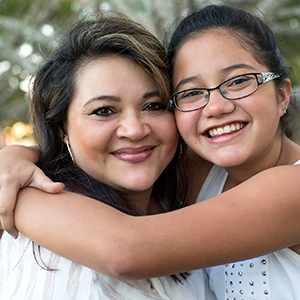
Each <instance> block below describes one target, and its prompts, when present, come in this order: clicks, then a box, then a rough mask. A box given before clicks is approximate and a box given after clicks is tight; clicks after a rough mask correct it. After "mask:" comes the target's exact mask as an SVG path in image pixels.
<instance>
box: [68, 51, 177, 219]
mask: <svg viewBox="0 0 300 300" xmlns="http://www.w3.org/2000/svg"><path fill="white" fill-rule="evenodd" d="M116 82H118V84H116ZM65 128H66V137H65V140H66V139H67V138H68V142H69V144H70V149H71V151H72V154H73V157H74V161H75V163H76V164H77V165H78V166H79V167H80V168H81V169H82V170H84V171H85V172H86V173H87V174H90V175H91V176H92V177H93V178H95V179H96V180H99V181H101V182H103V183H105V184H108V185H110V186H111V187H113V188H116V189H117V190H119V191H123V192H126V194H127V197H128V194H130V193H132V192H133V191H134V193H136V192H138V191H139V192H140V193H141V195H140V196H143V194H144V196H145V198H144V199H149V200H150V196H151V193H152V186H153V183H154V182H155V181H156V179H157V178H158V177H159V176H160V175H161V173H162V172H163V171H164V169H165V168H166V167H167V165H168V164H169V162H170V161H171V160H172V158H173V156H174V155H175V152H176V149H177V144H178V132H177V128H176V125H175V122H174V116H173V114H172V113H171V112H170V111H167V110H166V106H165V104H164V103H163V100H162V99H161V98H160V96H159V91H158V87H157V84H156V83H155V81H154V79H153V77H151V76H150V75H149V74H148V73H146V72H145V71H144V69H143V68H142V67H141V66H139V65H137V64H136V63H135V62H133V61H132V60H131V59H129V58H126V57H122V56H113V57H103V58H99V59H97V60H94V61H92V62H90V63H89V64H87V65H86V66H85V67H83V68H82V70H81V72H80V81H79V80H78V84H77V92H76V94H75V96H74V99H73V100H72V102H71V103H70V106H69V111H68V119H67V122H66V126H65ZM99 170H101V172H99ZM148 202H149V201H140V204H138V203H137V204H138V206H139V208H142V211H143V212H144V213H147V209H148V205H149V203H148ZM141 206H142V207H141Z"/></svg>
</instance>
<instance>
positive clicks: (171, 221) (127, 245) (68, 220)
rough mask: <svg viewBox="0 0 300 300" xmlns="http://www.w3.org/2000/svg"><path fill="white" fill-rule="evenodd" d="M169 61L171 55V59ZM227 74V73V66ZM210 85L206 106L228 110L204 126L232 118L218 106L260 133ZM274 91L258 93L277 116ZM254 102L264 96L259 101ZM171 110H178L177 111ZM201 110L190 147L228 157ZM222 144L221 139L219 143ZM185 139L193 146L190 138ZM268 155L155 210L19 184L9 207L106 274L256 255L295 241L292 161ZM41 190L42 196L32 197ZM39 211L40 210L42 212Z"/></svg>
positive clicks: (172, 269) (245, 111)
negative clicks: (192, 197) (197, 199)
mask: <svg viewBox="0 0 300 300" xmlns="http://www.w3.org/2000/svg"><path fill="white" fill-rule="evenodd" d="M204 37H205V36H204ZM233 45H234V47H235V48H234V50H236V47H238V44H237V43H236V42H235V43H234V44H233ZM183 47H184V45H183ZM183 47H182V49H183ZM231 50H232V49H231ZM239 50H241V49H239ZM230 53H232V51H231V52H230ZM179 56H180V52H179V53H178V57H179ZM178 57H177V58H178ZM208 61H209V60H206V61H204V62H203V63H206V62H208ZM176 63H177V61H176V62H175V67H176ZM210 63H212V62H211V61H210ZM234 63H235V62H234ZM251 63H254V64H255V61H253V60H251ZM194 64H195V62H194ZM257 67H259V66H257ZM205 68H206V69H208V67H207V65H206V66H205V67H204V66H203V69H204V70H205ZM210 68H211V67H210ZM219 68H220V66H219ZM221 68H222V66H221ZM216 69H217V70H218V68H216ZM214 70H215V69H214ZM239 71H240V70H239ZM259 71H260V72H262V71H264V70H259ZM175 72H176V69H175ZM239 74H240V73H239ZM213 75H214V77H212V76H211V77H208V78H207V79H205V80H206V81H205V82H204V81H203V80H204V79H201V80H202V81H201V86H216V85H217V84H219V83H220V82H221V81H222V80H224V79H226V78H221V77H222V76H221V75H220V74H219V72H218V71H217V72H214V73H213ZM234 75H235V74H234ZM228 76H229V77H230V76H231V75H229V74H228ZM232 76H233V75H232ZM199 84H200V83H199ZM175 86H176V84H175ZM285 89H286V90H287V92H286V94H288V93H289V92H288V90H289V81H286V88H285ZM260 90H261V91H260ZM274 90H275V86H274V84H273V83H272V82H270V83H267V84H264V85H262V86H261V87H260V88H259V90H258V91H257V92H256V93H258V95H265V96H266V95H273V96H275V95H276V94H275V92H274ZM217 93H218V91H215V92H213V93H212V94H214V98H212V99H211V102H210V103H209V104H208V106H207V108H208V107H209V105H210V104H212V107H215V109H216V108H218V107H217V105H216V104H217V103H216V102H217V101H219V106H220V107H221V109H224V108H222V107H225V108H227V109H228V105H229V108H230V109H229V111H226V109H224V111H225V113H223V114H220V115H221V117H223V118H224V119H225V120H226V121H225V123H220V122H216V123H214V122H213V123H209V124H210V125H209V126H219V125H224V124H227V123H228V122H232V121H236V120H237V119H236V117H233V119H230V118H228V116H226V117H225V116H224V114H225V115H226V114H227V115H229V114H231V113H234V114H237V116H238V118H239V119H238V121H241V120H240V118H242V120H243V121H247V123H248V125H247V126H246V127H245V128H246V129H247V130H248V129H249V131H251V134H253V135H258V136H259V135H260V134H263V133H260V132H259V130H257V129H256V128H257V125H256V122H257V123H258V124H259V123H260V122H262V121H263V120H261V117H260V116H261V115H260V112H259V110H257V109H256V108H255V106H254V105H251V103H249V104H248V105H244V104H238V107H235V108H234V109H233V108H232V105H234V106H237V104H236V102H237V101H234V102H231V101H227V100H226V102H225V99H224V101H223V99H221V98H220V97H218V94H217ZM215 94H216V95H215ZM280 95H281V94H279V98H278V102H276V101H274V99H273V98H271V97H270V98H267V99H265V100H268V101H270V103H269V104H270V105H271V106H272V108H271V109H273V112H275V115H277V116H280V115H281V105H283V104H284V103H285V102H284V100H283V98H284V96H283V97H281V96H280ZM282 95H284V92H283V93H282ZM253 97H254V95H253ZM256 97H258V96H256V95H255V97H254V99H255V98H256ZM275 99H276V97H275ZM232 103H233V104H232ZM214 104H215V105H214ZM260 105H265V104H264V103H260ZM220 107H219V108H218V109H219V110H220ZM261 109H262V107H261ZM203 111H204V110H203ZM176 114H177V115H176V117H178V115H179V113H176ZM182 114H186V113H182ZM186 115H188V114H186ZM222 115H223V116H222ZM192 117H193V118H192ZM197 117H198V119H199V123H198V121H197ZM216 117H217V115H215V116H213V115H211V116H210V119H212V120H214V119H215V118H216ZM219 117H220V116H219ZM202 118H204V116H202V115H201V111H198V112H195V113H193V114H190V122H188V123H187V125H186V126H187V127H188V126H190V124H191V123H193V122H194V124H196V125H197V126H198V125H199V128H200V130H198V127H196V128H194V129H193V130H192V133H191V138H193V139H194V140H193V141H194V144H195V148H194V150H195V151H196V150H197V149H198V148H197V147H196V146H197V144H198V143H199V140H200V139H201V142H203V143H206V144H205V145H204V146H205V147H203V152H205V151H206V152H208V150H207V148H208V147H211V149H212V151H215V152H216V153H222V155H223V156H225V158H222V157H221V156H217V155H216V156H217V157H218V159H219V160H220V161H221V160H222V161H225V159H226V157H227V158H228V160H229V157H230V155H227V156H226V152H222V149H219V148H221V147H220V146H219V144H221V143H223V142H224V144H226V143H228V144H229V146H228V149H229V148H230V147H232V149H236V151H237V153H238V154H239V152H238V147H237V146H236V144H235V142H234V137H233V138H232V137H227V138H226V137H225V138H224V137H223V138H220V139H219V141H220V142H218V143H219V144H217V143H216V144H217V146H211V145H210V143H209V141H206V140H205V139H204V138H203V137H202V136H200V135H199V134H198V131H199V132H200V133H201V132H203V129H202V127H201V126H202V125H201V124H200V120H202ZM207 118H208V116H207ZM177 120H178V119H177ZM178 121H179V120H178ZM201 123H202V122H201ZM252 123H253V124H252ZM211 124H212V125H211ZM206 126H208V125H206ZM206 126H205V127H204V129H205V128H206ZM247 127H248V128H247ZM277 128H278V123H277V125H276V129H275V130H273V131H272V129H271V128H270V130H271V131H270V132H273V133H274V141H275V140H276V138H275V136H276V134H277ZM181 129H182V128H180V130H181ZM247 130H242V131H241V134H240V135H241V136H239V134H236V138H235V139H236V140H238V139H240V138H241V139H242V135H243V133H246V132H247ZM268 130H269V129H268ZM270 132H268V133H269V134H270ZM183 135H184V133H183ZM184 138H185V139H186V140H187V139H188V138H190V137H189V136H184ZM251 138H252V137H251ZM198 139H199V140H198ZM279 141H280V139H279ZM279 141H278V142H274V143H272V142H273V139H272V138H270V143H271V144H272V145H273V150H274V153H275V152H276V151H278V148H279V147H278V144H280V142H279ZM242 142H243V143H244V142H246V140H242ZM242 142H241V146H242V144H243V143H242ZM213 145H214V144H213ZM282 145H283V146H284V147H283V148H282V151H283V152H281V155H279V152H277V159H278V157H279V156H280V159H281V157H282V159H283V157H286V156H288V155H287V154H290V155H291V156H292V157H293V158H294V161H293V162H295V161H296V160H298V159H299V149H298V146H296V145H294V144H292V143H291V142H288V141H287V140H285V139H283V141H282ZM226 146H227V145H225V146H224V149H225V150H226ZM258 146H259V145H258ZM191 147H193V145H192V144H191ZM213 147H215V148H216V149H215V148H213ZM200 148H201V147H200ZM244 150H245V151H246V154H247V155H248V158H247V157H246V156H245V155H244V154H243V153H240V154H239V156H238V158H236V163H238V162H240V163H241V164H242V163H246V162H247V159H250V158H251V159H252V161H254V159H255V158H256V159H258V157H256V156H255V155H251V153H250V151H248V149H247V148H244ZM275 150H276V151H275ZM267 153H268V152H267ZM283 153H284V155H283ZM272 154H273V152H272ZM207 155H209V153H207ZM274 157H276V155H275V154H274V155H272V159H270V161H271V162H272V163H273V162H274V161H273V160H274ZM232 158H233V157H231V159H232ZM225 162H226V161H225ZM271 162H269V163H268V164H270V165H269V166H268V167H267V169H266V170H263V171H261V172H260V173H257V174H256V175H253V174H252V175H253V176H252V177H251V178H250V179H249V180H246V181H245V182H242V183H240V184H238V185H237V186H236V187H235V188H232V189H230V190H227V191H226V192H224V193H223V194H221V195H219V196H217V197H214V198H212V199H209V200H206V201H204V202H202V203H198V204H195V205H191V206H188V207H186V208H184V209H181V210H178V211H174V212H170V213H165V214H159V215H156V216H145V217H131V216H127V215H124V214H122V213H120V212H118V211H116V210H114V209H112V208H111V207H109V206H107V205H104V204H103V203H100V202H97V201H93V200H90V199H88V198H85V197H82V196H80V195H73V194H70V193H66V192H63V193H62V194H61V195H60V194H58V195H50V194H46V195H45V194H44V193H43V192H42V191H39V190H36V189H32V188H26V189H23V190H22V191H21V192H20V193H19V197H18V202H17V206H16V210H15V217H16V226H17V228H18V229H20V231H21V232H22V233H24V234H25V235H27V236H28V237H29V238H31V239H33V240H35V241H37V242H38V243H40V244H41V245H42V246H44V247H46V248H49V249H50V250H52V251H55V252H57V253H58V254H60V255H62V256H65V257H67V258H69V259H71V260H73V261H75V262H78V263H81V264H83V265H86V266H88V267H90V268H93V269H95V270H97V271H100V272H104V273H106V274H109V275H111V276H118V277H126V278H147V277H153V276H160V275H166V274H170V273H176V272H183V271H186V270H191V269H196V268H203V267H208V266H212V265H216V264H223V263H226V262H233V261H238V260H242V259H247V258H250V257H255V256H259V255H262V254H265V253H269V252H273V251H275V250H279V249H282V248H284V247H288V246H292V245H296V244H299V243H300V236H299V228H300V220H299V214H300V206H299V199H298V198H299V193H300V187H299V185H298V184H296V182H297V178H299V172H300V167H299V166H292V165H291V164H292V163H293V162H291V163H290V165H285V166H277V167H276V168H272V167H273V166H274V165H275V164H276V161H275V164H274V165H273V164H272V165H271ZM278 162H279V164H283V163H284V161H283V160H278ZM249 165H250V164H249ZM226 167H228V168H229V167H230V170H232V171H234V170H235V168H234V167H233V166H231V165H230V166H226ZM231 168H232V169H231ZM265 168H266V167H265ZM259 169H263V167H261V168H259ZM239 171H240V170H239ZM252 172H254V171H253V168H251V173H252ZM240 173H241V172H240ZM246 173H247V174H248V172H246ZM231 174H232V176H233V175H234V174H236V175H238V174H239V172H236V173H235V172H231V173H230V175H231ZM247 174H242V173H241V176H242V177H241V178H244V177H247V176H246V175H247ZM248 176H249V174H248ZM236 177H237V176H236ZM287 178H288V180H287ZM232 184H233V183H231V185H232ZM197 188H199V186H198V187H197ZM195 189H196V188H195ZM241 195H242V196H241ZM41 197H43V201H40V198H41ZM287 201H288V205H287ZM71 204H72V205H71ZM66 212H67V213H66ZM45 214H47V216H48V218H46V219H45V217H44V216H45ZM274 220H276V222H274ZM287 220H288V222H287ZM33 224H34V225H33ZM74 232H75V233H76V234H74ZM158 232H159V234H157V233H158ZM58 241H59V242H58ZM154 241H155V242H154ZM74 249H76V251H74ZM220 249H221V250H220ZM83 254H84V255H83ZM174 262H176V263H174Z"/></svg>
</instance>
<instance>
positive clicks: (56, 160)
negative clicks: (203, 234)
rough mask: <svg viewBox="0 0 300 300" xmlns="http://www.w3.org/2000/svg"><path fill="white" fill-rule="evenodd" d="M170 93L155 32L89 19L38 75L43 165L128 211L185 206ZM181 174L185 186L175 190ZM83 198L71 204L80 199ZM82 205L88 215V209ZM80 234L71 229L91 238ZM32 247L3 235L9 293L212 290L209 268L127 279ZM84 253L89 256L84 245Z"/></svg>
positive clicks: (188, 293) (201, 295) (0, 284)
mask: <svg viewBox="0 0 300 300" xmlns="http://www.w3.org/2000/svg"><path fill="white" fill-rule="evenodd" d="M168 96H169V80H168V70H167V64H166V54H165V52H164V50H163V48H162V46H161V44H160V43H159V42H158V40H157V39H156V38H155V37H154V36H153V35H151V34H150V33H149V32H148V31H146V30H145V29H144V28H143V27H142V26H140V25H138V24H136V23H134V22H132V21H130V20H128V19H126V18H124V17H121V16H120V17H103V16H98V17H96V18H94V19H91V20H89V21H82V22H80V23H79V24H78V25H77V26H75V27H74V29H73V30H72V31H71V32H70V33H69V35H68V36H67V37H66V38H65V39H64V40H63V42H62V44H61V45H60V46H59V47H58V49H57V50H56V51H55V52H54V54H53V55H52V57H50V58H49V59H48V61H46V62H45V64H44V65H43V66H42V67H41V68H40V70H39V71H38V72H37V74H36V76H35V79H34V84H33V93H32V98H31V102H30V109H31V111H30V112H31V116H32V120H33V128H34V136H35V138H36V140H37V141H38V144H39V147H40V149H41V158H40V160H39V166H40V167H41V168H42V169H43V170H44V171H45V173H46V174H48V175H49V176H50V177H51V178H52V179H54V180H59V181H61V182H63V183H64V185H65V190H68V191H72V192H75V193H77V194H81V195H85V196H90V197H92V198H94V199H97V200H99V201H101V202H105V203H107V204H109V205H110V206H113V207H115V208H117V209H118V210H120V211H123V212H126V213H127V214H131V215H136V216H137V215H146V214H149V213H150V212H151V213H158V212H164V211H168V210H171V209H175V208H178V207H180V206H181V201H180V200H184V198H185V188H184V182H185V178H184V176H181V175H180V173H179V171H180V170H181V162H180V161H179V160H178V154H177V155H176V151H177V146H178V141H179V136H178V131H177V127H176V124H175V119H174V115H173V113H172V112H171V110H170V108H169V106H168ZM179 180H180V182H181V183H183V185H182V187H180V188H179V189H176V188H175V189H174V184H175V183H176V182H178V181H179ZM155 184H156V185H155ZM166 188H167V189H166ZM74 196H75V198H73V200H74V201H73V200H72V201H71V202H70V206H69V208H66V209H65V210H63V211H65V212H67V211H69V209H70V208H71V207H72V206H73V205H74V203H76V195H74ZM33 198H35V197H33ZM33 198H32V195H31V196H29V197H28V198H27V199H28V200H29V199H33ZM173 199H174V200H173ZM93 201H94V200H93ZM94 202H96V201H94ZM53 203H54V202H52V204H53ZM75 206H76V205H75ZM78 208H79V206H76V209H78ZM79 209H80V210H81V211H83V212H86V208H85V206H82V207H81V208H79ZM36 215H39V214H36ZM48 217H49V218H50V219H51V222H52V223H53V224H57V223H58V222H57V221H58V220H57V219H56V218H52V217H50V216H49V215H48ZM48 217H47V218H48ZM55 219H56V220H55ZM74 220H76V223H77V224H78V223H80V220H78V218H76V217H75V218H74ZM63 227H64V226H63ZM39 228H40V229H41V230H42V227H39ZM58 231H60V230H58ZM62 231H64V229H62ZM79 231H80V230H79ZM79 231H77V233H76V234H75V235H72V236H73V237H74V238H75V240H77V241H78V242H79V243H80V244H82V243H86V242H84V241H81V242H80V238H78V235H77V234H78V232H79ZM103 235H104V236H105V233H103ZM50 240H51V239H49V241H50ZM89 243H90V242H87V244H89ZM29 244H30V239H28V238H27V237H25V236H24V235H20V236H19V238H18V239H17V240H14V239H13V238H12V237H10V236H9V235H8V234H7V233H4V234H3V236H2V238H1V243H0V265H1V268H0V298H1V300H12V299H17V300H21V299H31V300H40V299H45V300H46V299H49V300H53V299H70V300H71V299H72V300H75V299H80V300H83V299H107V300H108V299H127V300H132V299H138V300H142V299H144V300H145V299H157V300H158V299H178V300H181V299H184V298H185V297H188V299H195V300H198V299H205V298H206V295H208V293H209V289H207V288H206V286H207V285H206V277H205V275H204V272H203V271H199V272H198V271H197V272H193V273H191V274H185V273H183V274H178V275H173V276H167V277H161V278H152V279H151V278H150V279H144V280H122V279H116V278H112V277H109V276H106V275H103V274H100V273H97V272H96V271H94V270H92V269H88V268H86V267H84V266H82V265H78V264H75V263H73V262H71V261H70V260H67V259H64V258H63V257H61V256H58V255H56V254H54V253H53V252H51V251H48V250H47V249H45V248H42V247H40V246H37V245H36V244H35V243H33V248H31V247H29ZM76 248H77V247H74V248H73V250H74V249H76ZM68 252H69V251H68ZM71 252H74V251H71ZM75 252H76V251H75ZM80 252H81V251H80ZM81 256H82V257H89V255H88V253H86V252H85V251H82V252H81ZM177 281H180V282H181V283H177ZM198 281H199V283H197V284H196V282H198Z"/></svg>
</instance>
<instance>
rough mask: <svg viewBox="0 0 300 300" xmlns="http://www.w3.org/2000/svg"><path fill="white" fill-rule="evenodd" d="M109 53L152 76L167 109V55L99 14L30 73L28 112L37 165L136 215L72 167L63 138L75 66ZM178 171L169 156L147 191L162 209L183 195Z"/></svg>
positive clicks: (146, 37)
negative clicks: (30, 85) (31, 79)
mask: <svg viewBox="0 0 300 300" xmlns="http://www.w3.org/2000/svg"><path fill="white" fill-rule="evenodd" d="M112 55H113V56H115V55H119V56H123V57H126V58H129V59H131V60H132V61H133V62H135V63H136V64H138V65H139V66H141V67H142V68H143V69H144V70H146V72H148V73H149V74H150V75H151V76H152V77H153V79H154V80H155V82H156V84H157V86H158V89H159V93H160V97H161V99H162V101H163V103H164V104H165V106H166V109H170V107H169V101H168V100H169V93H170V79H169V73H168V65H167V56H166V52H165V50H164V48H163V46H162V45H161V43H160V42H159V41H158V40H157V39H156V38H155V37H154V35H153V34H151V33H150V32H149V31H148V30H146V29H145V28H144V27H143V26H141V25H140V24H138V23H135V22H133V21H131V20H129V19H128V18H126V17H124V16H123V15H120V14H114V15H110V16H104V15H101V14H100V15H97V16H95V17H94V18H89V19H85V20H82V21H80V22H79V23H78V24H77V25H76V26H75V27H74V28H73V29H72V30H71V31H70V33H69V34H68V35H67V36H66V37H65V38H64V39H63V40H62V42H61V44H60V46H59V47H58V48H57V50H56V51H55V52H54V53H53V54H52V56H51V57H50V58H49V59H48V60H47V61H46V62H45V63H44V64H43V65H42V66H41V68H40V69H39V70H38V72H37V73H36V75H35V77H34V81H33V89H32V96H31V102H30V116H31V120H32V124H33V130H34V136H35V139H36V141H37V143H38V145H39V147H40V150H41V154H42V155H41V158H40V160H39V162H38V165H39V166H40V167H41V168H42V170H43V171H44V172H45V173H46V174H47V175H48V176H49V177H50V178H51V179H53V180H55V181H60V182H63V183H64V184H65V186H66V189H67V190H69V191H72V192H75V193H80V194H83V195H86V196H89V197H92V198H94V199H97V200H99V201H101V202H104V203H106V204H109V205H111V206H113V207H115V208H117V209H118V210H120V211H123V212H125V213H127V214H131V215H139V214H140V212H139V211H138V210H137V208H136V207H134V205H133V204H132V203H130V202H129V201H127V199H126V196H125V195H123V194H122V193H121V192H119V191H117V190H115V189H113V188H112V187H110V186H108V185H106V184H103V183H101V182H99V181H97V180H95V179H94V178H92V177H91V176H89V175H88V174H86V173H85V172H84V171H83V170H81V169H80V168H79V167H78V166H76V165H75V164H74V163H73V162H72V160H71V158H70V155H69V153H68V151H67V147H66V145H65V143H64V142H63V138H64V125H65V123H66V119H67V112H68V107H69V104H70V102H71V101H72V99H73V97H74V94H75V92H76V88H77V81H78V80H80V75H79V73H80V70H81V69H82V68H83V67H84V66H86V65H87V64H88V63H90V62H92V61H94V60H96V59H99V58H101V57H107V56H112ZM177 152H178V151H177ZM184 174H185V172H184V168H183V165H182V162H181V160H179V159H178V154H175V157H174V158H173V160H172V161H171V163H170V164H169V166H168V167H167V168H166V170H165V171H164V172H163V173H162V175H161V176H160V178H159V179H158V181H157V182H156V183H155V185H154V189H153V193H154V194H155V196H157V197H159V199H160V200H161V201H162V202H164V203H163V204H164V207H165V208H166V209H167V210H173V209H176V208H179V207H180V205H181V203H182V202H181V201H184V199H185V197H186V191H187V183H186V177H185V175H184ZM180 200H181V201H180ZM182 276H183V278H185V275H184V274H182ZM176 278H178V277H176Z"/></svg>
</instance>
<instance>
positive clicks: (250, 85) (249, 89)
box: [174, 74, 258, 110]
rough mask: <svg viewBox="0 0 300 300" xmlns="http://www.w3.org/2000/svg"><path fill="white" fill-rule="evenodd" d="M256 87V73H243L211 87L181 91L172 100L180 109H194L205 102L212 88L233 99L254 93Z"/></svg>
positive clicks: (202, 105)
mask: <svg viewBox="0 0 300 300" xmlns="http://www.w3.org/2000/svg"><path fill="white" fill-rule="evenodd" d="M257 88H258V81H257V78H256V75H255V74H245V75H241V76H237V77H234V78H231V79H228V80H226V81H224V82H222V83H221V84H220V85H219V86H218V87H216V88H213V89H204V88H195V89H190V90H186V91H182V92H180V93H178V94H177V95H176V96H175V97H174V100H175V101H176V104H177V107H178V108H179V109H180V110H194V109H198V108H201V107H204V106H205V105H206V104H207V102H208V101H209V97H210V92H211V91H212V90H215V89H219V91H220V93H221V95H222V96H223V97H224V98H226V99H228V100H234V99H239V98H243V97H246V96H248V95H250V94H252V93H254V92H255V91H256V90H257Z"/></svg>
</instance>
